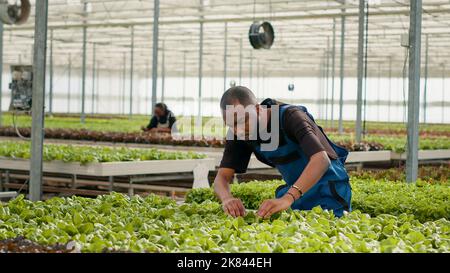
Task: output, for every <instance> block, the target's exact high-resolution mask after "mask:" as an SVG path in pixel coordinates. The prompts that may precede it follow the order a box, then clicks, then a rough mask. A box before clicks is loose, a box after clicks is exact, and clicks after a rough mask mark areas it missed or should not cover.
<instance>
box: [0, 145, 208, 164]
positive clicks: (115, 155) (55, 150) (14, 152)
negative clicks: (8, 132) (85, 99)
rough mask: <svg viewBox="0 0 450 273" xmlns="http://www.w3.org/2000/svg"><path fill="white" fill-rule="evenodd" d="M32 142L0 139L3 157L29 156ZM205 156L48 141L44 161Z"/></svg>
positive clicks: (92, 161) (107, 160) (106, 160)
mask: <svg viewBox="0 0 450 273" xmlns="http://www.w3.org/2000/svg"><path fill="white" fill-rule="evenodd" d="M30 148H31V143H30V142H27V141H18V142H12V141H0V157H6V158H13V159H29V158H30V157H31V151H30ZM205 157H206V156H205V155H203V154H198V153H194V152H166V151H160V150H157V149H135V148H125V147H120V148H112V147H104V146H102V147H100V146H80V145H59V144H58V145H55V144H45V145H44V149H43V160H44V161H53V160H58V161H63V162H79V163H81V164H87V163H97V162H121V161H145V160H180V159H201V158H205Z"/></svg>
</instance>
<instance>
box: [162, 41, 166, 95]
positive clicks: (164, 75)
mask: <svg viewBox="0 0 450 273" xmlns="http://www.w3.org/2000/svg"><path fill="white" fill-rule="evenodd" d="M161 54H162V60H161V102H164V100H165V95H166V45H165V42H164V40H163V41H162V50H161Z"/></svg>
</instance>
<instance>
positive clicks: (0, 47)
mask: <svg viewBox="0 0 450 273" xmlns="http://www.w3.org/2000/svg"><path fill="white" fill-rule="evenodd" d="M2 80H3V23H2V22H0V126H2V119H3V117H2V111H3V110H2V96H3V81H2Z"/></svg>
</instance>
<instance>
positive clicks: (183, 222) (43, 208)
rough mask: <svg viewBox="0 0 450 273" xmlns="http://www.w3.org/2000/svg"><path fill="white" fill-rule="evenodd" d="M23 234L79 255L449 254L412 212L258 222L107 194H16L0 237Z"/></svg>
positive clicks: (447, 242)
mask: <svg viewBox="0 0 450 273" xmlns="http://www.w3.org/2000/svg"><path fill="white" fill-rule="evenodd" d="M19 236H22V237H24V238H26V239H28V240H31V241H33V242H36V243H38V244H40V245H55V244H64V245H66V246H67V248H73V249H74V251H82V252H104V251H133V252H217V253H223V252H449V251H450V222H449V221H448V220H446V219H440V220H436V221H429V222H425V223H421V222H419V221H418V220H416V219H415V218H414V216H413V215H409V214H400V215H398V216H394V215H388V214H381V215H378V216H376V217H371V216H370V215H368V214H366V213H362V212H360V211H354V212H351V213H347V214H345V215H344V216H343V217H341V218H335V217H334V215H333V213H332V212H330V211H323V210H322V209H321V208H320V207H316V208H314V209H313V210H312V211H287V212H282V213H278V214H275V215H273V216H272V217H271V218H270V219H261V218H259V217H257V215H256V214H255V213H254V212H248V213H247V215H246V216H245V217H239V218H232V217H230V216H227V215H225V214H224V213H223V211H222V208H221V205H220V204H219V203H216V202H212V201H205V202H203V203H201V204H195V203H194V204H176V203H175V202H174V201H171V200H169V199H167V198H165V197H158V196H155V195H150V196H147V197H145V198H142V197H139V196H134V197H131V198H130V197H128V196H126V195H122V194H118V193H113V194H110V195H105V196H99V197H97V198H96V199H88V198H81V197H71V198H52V199H49V200H47V201H44V202H34V203H33V202H30V201H28V200H25V199H24V198H23V196H20V197H18V198H16V199H14V200H12V201H10V202H9V203H3V204H1V205H0V240H5V239H10V238H16V237H19Z"/></svg>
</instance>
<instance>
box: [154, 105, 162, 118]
mask: <svg viewBox="0 0 450 273" xmlns="http://www.w3.org/2000/svg"><path fill="white" fill-rule="evenodd" d="M154 114H155V116H157V117H158V118H159V117H162V116H164V111H163V109H161V108H159V107H156V108H155V111H154Z"/></svg>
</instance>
